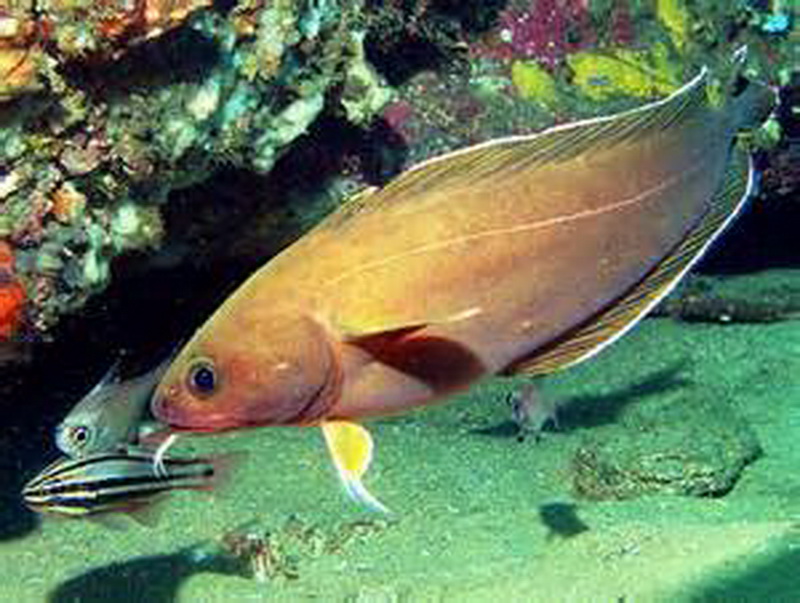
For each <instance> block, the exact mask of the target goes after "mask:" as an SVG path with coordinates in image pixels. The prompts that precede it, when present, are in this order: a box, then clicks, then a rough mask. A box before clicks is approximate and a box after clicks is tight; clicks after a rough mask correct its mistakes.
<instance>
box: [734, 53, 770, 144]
mask: <svg viewBox="0 0 800 603" xmlns="http://www.w3.org/2000/svg"><path fill="white" fill-rule="evenodd" d="M746 62H747V46H742V47H740V48H739V49H737V50H736V51H735V52H734V53H733V56H732V57H731V64H732V70H731V77H730V80H729V84H728V95H729V98H730V99H731V100H730V102H731V110H732V113H733V127H734V130H736V131H739V130H753V129H756V128H758V127H759V126H760V125H761V124H763V123H764V122H765V121H766V120H767V118H768V117H769V115H770V114H771V113H772V112H773V111H774V109H775V107H776V106H777V100H778V92H777V89H776V88H774V87H772V86H770V85H768V84H766V83H764V82H760V81H757V80H754V79H752V78H749V77H746V76H745V75H744V71H745V64H746Z"/></svg>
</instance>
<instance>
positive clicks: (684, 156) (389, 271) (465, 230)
mask: <svg viewBox="0 0 800 603" xmlns="http://www.w3.org/2000/svg"><path fill="white" fill-rule="evenodd" d="M708 78H709V76H708V73H707V71H706V70H705V69H704V70H702V71H701V72H700V74H699V75H697V76H696V77H695V78H694V79H693V80H692V81H690V82H689V83H688V84H686V85H685V86H684V87H683V88H681V89H680V90H678V91H676V92H675V93H674V94H672V95H671V96H669V97H668V98H665V99H663V100H660V101H658V102H654V103H651V104H648V105H645V106H643V107H641V108H639V109H635V110H633V111H628V112H625V113H620V114H617V115H612V116H610V117H604V118H599V119H591V120H588V121H581V122H577V123H573V124H568V125H563V126H558V127H554V128H551V129H548V130H545V131H543V132H541V133H538V134H534V135H530V136H518V137H512V138H505V139H501V140H495V141H491V142H489V143H485V144H481V145H478V146H474V147H470V148H467V149H463V150H460V151H457V152H454V153H450V154H447V155H444V156H442V157H438V158H436V159H433V160H430V161H427V162H425V163H422V164H421V165H418V166H416V167H414V168H412V169H410V170H408V171H406V172H404V173H402V174H401V175H400V176H398V177H397V178H396V179H395V180H393V181H392V182H390V183H389V184H388V185H386V186H385V187H383V188H381V189H371V190H368V191H366V192H363V193H361V194H360V195H358V196H357V197H355V198H354V199H352V200H350V201H349V202H348V203H347V204H346V205H344V206H343V207H342V208H341V209H339V210H338V211H337V212H335V213H334V214H333V215H331V216H330V217H329V218H328V219H326V220H325V221H323V222H322V223H321V224H320V225H318V226H317V227H316V228H314V229H313V230H312V231H311V232H309V233H308V234H307V235H306V236H304V237H303V238H301V239H300V240H299V241H297V242H296V243H295V244H294V245H292V246H290V247H289V248H288V249H286V250H285V251H283V252H282V253H280V254H279V255H278V256H277V257H275V258H274V259H272V260H271V261H270V262H268V263H267V264H266V265H265V266H263V267H262V268H261V269H260V270H258V271H257V272H256V273H255V274H254V275H252V276H251V277H250V278H249V279H248V280H247V281H246V282H245V283H244V284H243V285H242V286H241V287H240V288H239V289H238V290H237V291H236V292H235V293H234V294H233V295H232V296H231V297H230V298H229V299H228V300H227V301H226V302H225V303H224V304H223V305H222V306H221V307H220V308H219V309H218V310H217V311H216V312H215V313H214V315H213V316H212V317H211V318H210V319H209V320H208V321H207V322H206V323H205V325H203V326H202V327H201V328H200V329H199V330H198V331H197V333H196V334H195V335H194V337H193V338H192V339H191V340H190V341H189V343H188V344H187V345H186V346H185V347H184V348H183V350H182V351H181V352H180V353H179V355H178V356H177V357H176V359H175V361H174V362H173V363H172V365H171V366H170V368H169V369H168V371H167V373H166V375H165V376H164V378H163V380H162V382H161V383H160V385H159V386H158V388H157V390H156V393H155V395H154V398H153V402H152V410H153V413H154V414H155V416H156V417H157V418H158V419H160V420H161V421H163V422H165V423H166V424H168V425H169V426H170V427H171V428H172V429H174V430H176V431H222V430H230V429H236V428H241V427H248V426H258V425H320V426H321V427H322V428H323V432H324V434H325V439H326V442H327V444H328V447H329V450H330V452H331V454H332V457H333V460H334V463H335V465H336V467H337V469H338V471H339V475H340V477H341V478H342V480H343V483H344V484H345V486H346V489H347V490H348V492H349V493H350V494H351V495H352V496H353V497H355V498H356V499H358V500H360V501H362V502H365V503H367V504H369V505H371V506H373V507H376V508H383V507H382V506H381V505H380V503H379V502H378V501H377V500H376V499H375V498H374V497H372V496H371V495H370V493H369V492H368V491H367V490H366V488H365V487H364V485H363V484H362V481H361V478H362V476H363V474H364V472H365V471H366V469H367V467H368V465H369V462H370V459H371V452H372V440H371V438H370V436H369V433H368V432H367V430H366V429H365V428H363V427H362V426H361V425H360V424H358V423H356V422H355V421H357V420H359V419H362V418H364V417H371V416H383V415H388V414H392V413H397V412H401V411H404V410H406V409H408V408H411V407H415V406H420V405H424V404H430V403H431V402H434V401H436V400H439V399H441V398H443V397H444V396H446V395H448V394H451V393H452V392H454V391H457V390H461V389H463V388H466V387H469V386H470V385H472V384H473V383H475V382H476V381H477V380H478V379H480V378H482V377H484V376H486V375H492V374H499V373H516V372H524V373H529V374H542V373H548V372H551V371H553V370H556V369H560V368H563V367H565V366H568V365H572V364H575V363H576V362H579V361H581V360H584V359H586V358H588V357H590V356H592V355H593V354H595V353H597V352H598V351H599V350H601V349H602V348H603V347H605V346H606V345H608V344H609V343H611V342H612V341H614V340H616V339H617V338H619V337H620V336H621V335H622V334H623V333H625V332H626V331H627V330H628V329H630V328H631V326H633V325H634V324H635V323H636V322H637V321H638V320H639V319H640V318H641V317H642V316H643V315H644V314H645V313H646V312H647V311H648V310H649V309H650V308H652V307H653V305H655V304H656V303H657V302H658V300H660V299H661V298H662V297H663V296H664V295H665V294H666V293H667V292H668V291H669V290H670V289H671V288H672V287H673V286H674V285H675V284H676V282H677V281H678V280H679V279H680V278H681V276H683V275H684V274H685V273H686V272H687V271H688V270H689V268H690V267H691V266H692V264H693V263H695V262H696V261H697V259H698V258H699V257H700V256H701V255H702V254H703V252H704V251H705V250H706V249H707V248H708V246H709V245H710V244H711V242H712V241H713V240H714V239H715V238H716V237H717V236H718V235H719V233H720V232H721V231H722V230H723V229H724V228H725V226H726V225H727V224H728V223H730V222H731V220H732V219H733V218H734V217H735V216H736V214H737V213H738V212H739V210H740V209H741V208H742V205H743V203H744V202H745V200H746V199H747V197H748V196H749V194H750V191H751V188H752V185H753V169H752V167H751V166H750V162H749V160H748V158H747V156H746V154H744V153H743V152H742V151H740V150H738V149H736V148H734V144H733V143H734V138H735V135H736V133H737V131H739V130H741V129H743V128H750V127H753V126H755V125H758V124H760V123H761V122H762V121H763V120H764V119H765V118H766V115H767V114H768V113H769V111H770V110H771V107H772V104H773V95H772V94H771V93H770V92H768V91H767V89H766V88H765V87H763V86H758V85H755V84H749V85H748V86H746V87H745V88H744V89H743V90H741V89H740V90H737V91H736V93H734V91H733V88H734V86H733V85H731V86H730V88H731V92H730V94H729V95H728V96H729V98H727V99H725V100H724V101H723V102H720V103H716V104H715V103H712V102H710V100H709V93H708V91H707V80H708ZM739 88H741V86H739Z"/></svg>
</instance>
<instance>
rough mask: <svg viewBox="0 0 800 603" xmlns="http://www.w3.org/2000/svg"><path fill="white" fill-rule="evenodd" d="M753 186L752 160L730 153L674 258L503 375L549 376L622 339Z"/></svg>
mask: <svg viewBox="0 0 800 603" xmlns="http://www.w3.org/2000/svg"><path fill="white" fill-rule="evenodd" d="M752 187H753V170H752V167H751V166H750V160H749V158H748V157H747V155H746V154H745V153H743V152H741V151H738V150H734V152H733V157H732V158H731V162H730V164H729V165H728V169H727V170H726V172H725V178H724V180H723V182H722V184H721V185H720V187H719V189H718V190H717V192H716V193H715V194H714V196H713V198H712V199H711V202H710V204H709V209H708V211H707V212H706V214H705V215H704V216H703V218H702V219H701V220H700V222H699V223H698V224H697V225H696V226H695V227H694V228H693V229H692V230H691V231H690V232H689V233H688V234H687V236H686V237H685V238H684V239H683V241H681V243H680V244H679V245H678V246H677V247H676V248H675V250H674V251H673V252H672V253H670V254H669V255H668V256H667V257H665V258H664V259H663V260H662V261H661V262H659V263H658V264H657V265H656V266H655V267H654V268H653V270H651V271H650V273H648V275H647V276H645V277H644V278H643V279H642V280H641V281H640V282H639V283H638V284H637V285H635V286H634V287H633V288H632V289H631V290H630V291H628V292H627V293H625V295H623V296H622V297H621V298H619V299H618V300H617V301H615V302H612V303H611V304H609V305H608V306H607V307H606V308H605V309H603V310H601V311H600V312H599V313H597V314H596V315H594V316H593V317H591V318H590V319H589V320H587V321H586V322H584V323H583V324H581V325H579V326H578V327H576V328H575V329H573V330H571V331H569V332H567V333H564V334H563V335H562V336H561V337H560V338H558V339H556V340H555V341H553V342H552V343H550V344H548V345H547V346H546V347H544V348H539V349H537V350H535V351H534V352H533V353H532V354H530V355H529V356H527V357H523V358H521V359H519V360H517V361H515V362H514V363H512V364H511V365H510V366H509V367H507V368H506V370H505V371H504V373H506V374H512V373H526V374H530V375H542V374H547V373H552V372H554V371H557V370H561V369H563V368H566V367H568V366H571V365H573V364H577V363H578V362H581V361H583V360H586V359H587V358H590V357H591V356H594V355H595V354H597V353H598V352H599V351H600V350H602V349H603V348H605V347H606V346H607V345H609V344H611V343H613V342H614V341H615V340H617V339H618V338H619V337H621V336H622V335H624V334H625V333H626V332H627V331H628V330H629V329H631V328H632V327H633V326H634V325H635V324H636V323H637V322H638V321H639V320H640V319H641V318H643V317H644V316H645V315H646V314H647V312H649V311H650V310H651V309H652V308H653V307H654V306H655V305H656V304H657V303H658V302H659V301H661V299H663V298H664V296H665V295H667V294H668V293H669V292H670V291H671V290H672V288H673V287H674V286H675V285H676V284H677V283H678V281H680V279H681V278H682V277H683V276H684V275H685V274H686V273H687V272H688V271H689V270H690V269H691V267H692V266H693V265H694V264H695V263H696V262H697V260H699V259H700V258H701V257H702V256H703V254H704V253H705V251H706V249H708V247H709V246H710V245H711V244H712V243H713V242H714V240H715V239H716V238H717V236H719V234H720V233H721V232H722V231H723V230H724V229H725V227H726V226H727V225H728V224H729V223H730V222H731V221H732V220H733V218H734V217H735V216H736V215H737V214H738V213H739V211H740V210H741V208H742V207H743V206H744V204H745V202H746V201H747V199H748V197H749V196H750V193H751V189H752Z"/></svg>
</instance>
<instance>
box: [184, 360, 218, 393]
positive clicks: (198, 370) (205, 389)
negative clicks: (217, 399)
mask: <svg viewBox="0 0 800 603" xmlns="http://www.w3.org/2000/svg"><path fill="white" fill-rule="evenodd" d="M187 385H188V387H189V390H191V392H192V393H194V394H195V395H197V396H201V397H205V396H210V395H211V394H213V393H214V392H215V391H216V389H217V372H216V370H215V369H214V364H213V363H212V362H211V361H210V360H208V359H202V360H197V361H195V362H194V363H193V364H192V365H191V366H190V367H189V372H188V380H187Z"/></svg>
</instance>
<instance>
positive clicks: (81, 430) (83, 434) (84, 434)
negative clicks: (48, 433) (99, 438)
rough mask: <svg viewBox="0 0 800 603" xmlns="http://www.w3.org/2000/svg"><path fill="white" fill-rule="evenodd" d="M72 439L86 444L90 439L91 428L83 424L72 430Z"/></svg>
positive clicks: (77, 442)
mask: <svg viewBox="0 0 800 603" xmlns="http://www.w3.org/2000/svg"><path fill="white" fill-rule="evenodd" d="M72 439H73V440H75V443H76V444H85V443H86V440H88V439H89V429H88V428H87V427H84V426H83V425H81V426H79V427H76V428H75V429H73V430H72Z"/></svg>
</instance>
